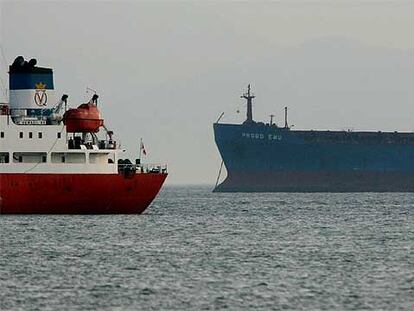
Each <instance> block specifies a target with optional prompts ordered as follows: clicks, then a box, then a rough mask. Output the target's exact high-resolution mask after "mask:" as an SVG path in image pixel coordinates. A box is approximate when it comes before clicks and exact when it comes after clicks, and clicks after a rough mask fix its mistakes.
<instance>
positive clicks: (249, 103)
mask: <svg viewBox="0 0 414 311" xmlns="http://www.w3.org/2000/svg"><path fill="white" fill-rule="evenodd" d="M255 97H256V96H254V95H253V93H250V84H249V85H248V86H247V93H244V94H243V95H242V96H240V98H244V99H246V101H247V118H246V121H244V123H253V122H254V121H253V109H252V99H253V98H255Z"/></svg>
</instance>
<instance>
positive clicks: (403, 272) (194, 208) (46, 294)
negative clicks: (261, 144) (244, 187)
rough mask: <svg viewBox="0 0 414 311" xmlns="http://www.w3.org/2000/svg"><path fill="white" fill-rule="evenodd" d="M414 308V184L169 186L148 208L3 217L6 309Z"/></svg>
mask: <svg viewBox="0 0 414 311" xmlns="http://www.w3.org/2000/svg"><path fill="white" fill-rule="evenodd" d="M220 309H229V310H414V194H397V193H395V194H389V193H380V194H375V193H347V194H335V193H330V194H326V193H314V194H292V193H290V194H287V193H256V194H252V193H230V194H222V193H220V194H217V193H212V192H211V187H201V186H200V187H195V186H189V187H165V188H164V189H163V190H162V192H161V193H160V195H159V196H158V197H157V199H156V200H155V201H154V202H153V204H152V205H151V206H150V208H149V209H148V210H147V211H146V212H145V213H144V214H143V215H104V216H71V215H65V216H57V215H50V216H34V215H28V216H0V310H220Z"/></svg>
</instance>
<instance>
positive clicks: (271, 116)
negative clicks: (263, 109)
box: [269, 114, 275, 126]
mask: <svg viewBox="0 0 414 311" xmlns="http://www.w3.org/2000/svg"><path fill="white" fill-rule="evenodd" d="M269 116H270V125H271V126H272V125H273V118H274V116H275V115H274V114H271V115H269Z"/></svg>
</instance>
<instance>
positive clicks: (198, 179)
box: [0, 0, 414, 184]
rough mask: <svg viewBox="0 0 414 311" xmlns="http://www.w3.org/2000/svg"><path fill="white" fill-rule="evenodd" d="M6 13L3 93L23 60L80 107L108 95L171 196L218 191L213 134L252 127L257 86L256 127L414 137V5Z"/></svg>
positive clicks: (111, 113) (114, 5) (0, 65)
mask: <svg viewBox="0 0 414 311" xmlns="http://www.w3.org/2000/svg"><path fill="white" fill-rule="evenodd" d="M0 3H1V4H0V9H1V15H0V45H1V47H2V50H3V51H4V56H5V58H6V62H7V63H5V62H4V59H3V57H2V56H1V55H0V70H1V73H0V79H1V81H2V82H3V83H6V82H7V79H8V77H7V73H6V72H7V66H8V64H9V63H11V62H12V61H13V59H14V58H15V56H17V55H23V56H25V57H26V58H37V60H38V64H39V65H40V66H47V67H48V66H50V67H53V68H54V71H55V86H56V89H57V92H58V94H61V93H63V92H65V93H67V94H69V102H70V105H71V106H72V107H75V106H77V105H78V104H80V103H82V102H84V101H86V100H87V98H88V97H89V94H86V87H90V88H93V89H95V90H97V91H98V94H99V95H100V99H101V101H100V107H101V109H102V112H103V115H104V118H105V119H106V123H107V124H108V125H109V126H110V127H111V128H113V129H114V131H115V133H117V134H118V139H120V140H121V142H122V145H123V147H125V148H128V149H129V150H130V151H131V153H130V154H131V156H135V157H136V154H137V153H138V142H139V138H140V137H142V138H143V139H144V142H145V145H146V149H147V151H148V157H147V159H146V161H149V162H165V163H168V164H169V168H170V176H169V180H168V182H169V183H170V184H173V183H211V184H212V183H214V181H215V178H216V175H217V171H218V168H219V164H220V157H219V155H218V152H217V149H216V147H215V144H214V139H213V132H212V123H213V122H214V121H215V120H216V119H217V117H218V116H219V115H220V113H221V112H225V117H224V118H223V122H226V121H227V122H230V121H231V122H240V121H242V120H243V119H244V108H245V107H244V105H243V101H242V100H241V99H240V95H241V93H242V91H243V90H244V88H245V87H246V85H247V84H248V83H252V86H253V89H254V92H255V94H256V95H257V98H256V100H255V105H254V118H255V119H256V120H265V121H268V119H269V117H268V115H269V114H271V113H274V114H276V115H277V121H279V122H281V120H282V111H283V107H284V106H289V108H290V110H289V111H290V115H289V117H290V121H291V123H293V124H294V125H295V128H298V129H317V128H318V129H348V128H353V129H355V130H358V129H363V130H392V131H393V130H404V131H413V130H414V88H413V85H414V35H413V29H414V1H374V0H372V1H352V0H346V1H333V0H329V1H294V0H289V1H277V2H267V1H266V2H258V1H246V2H223V1H220V2H205V1H204V2H174V1H167V2H153V1H150V2H138V1H136V2H133V1H130V2H122V1H112V2H111V1H107V2H98V1H91V2H86V1H82V2H62V1H59V2H50V1H48V2H39V1H2V2H1V0H0ZM2 100H4V97H3V94H2V93H1V92H0V101H2ZM237 109H240V110H241V113H240V114H237V113H236V110H237ZM133 152H135V154H133Z"/></svg>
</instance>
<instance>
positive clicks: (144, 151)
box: [141, 141, 147, 155]
mask: <svg viewBox="0 0 414 311" xmlns="http://www.w3.org/2000/svg"><path fill="white" fill-rule="evenodd" d="M141 151H142V153H143V154H144V155H147V151H146V150H145V146H144V143H143V142H142V141H141Z"/></svg>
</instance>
